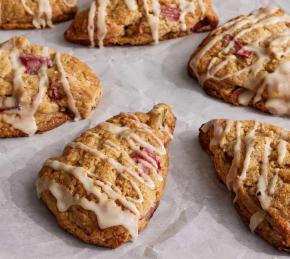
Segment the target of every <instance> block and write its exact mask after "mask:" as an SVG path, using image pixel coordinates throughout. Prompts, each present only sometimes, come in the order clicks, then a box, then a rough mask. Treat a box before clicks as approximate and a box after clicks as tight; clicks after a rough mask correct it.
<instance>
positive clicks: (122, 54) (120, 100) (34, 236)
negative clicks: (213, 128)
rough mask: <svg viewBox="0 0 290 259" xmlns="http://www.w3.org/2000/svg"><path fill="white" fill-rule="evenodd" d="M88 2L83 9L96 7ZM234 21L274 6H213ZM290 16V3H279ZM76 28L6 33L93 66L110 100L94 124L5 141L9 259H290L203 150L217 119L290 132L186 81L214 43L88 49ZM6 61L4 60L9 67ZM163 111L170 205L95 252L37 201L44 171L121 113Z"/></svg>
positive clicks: (188, 40) (253, 1) (0, 173)
mask: <svg viewBox="0 0 290 259" xmlns="http://www.w3.org/2000/svg"><path fill="white" fill-rule="evenodd" d="M88 2H89V1H87V0H83V2H82V4H81V5H83V6H88ZM213 3H214V5H215V7H216V10H217V12H218V14H219V16H220V18H221V22H225V21H227V20H228V19H230V18H233V17H235V16H237V15H240V14H247V13H248V12H250V11H252V10H253V9H255V8H258V7H260V6H261V5H263V4H268V3H272V1H269V0H268V1H258V0H213ZM276 3H277V4H279V5H281V6H282V7H284V8H285V9H286V10H287V11H288V12H290V2H289V0H280V1H278V0H277V1H276ZM68 26H69V22H68V23H64V24H60V25H58V26H57V27H55V28H54V29H51V30H43V31H10V32H9V31H8V32H7V31H1V32H0V42H2V41H4V40H7V39H9V38H10V37H11V36H13V35H26V36H27V37H28V38H29V39H30V40H31V41H33V42H35V43H39V44H43V45H47V46H49V47H52V48H55V49H58V50H60V51H63V52H69V53H71V54H73V55H75V56H77V57H79V58H80V59H82V60H83V61H85V62H87V63H88V64H89V65H90V66H91V67H92V68H93V69H94V70H95V71H96V73H97V74H98V76H99V77H100V79H101V82H102V85H103V87H104V92H105V94H104V97H103V99H102V101H101V104H100V105H99V107H98V108H97V110H96V111H95V112H94V113H93V114H92V115H91V117H90V118H89V119H88V120H85V121H82V122H78V123H67V124H65V125H63V126H61V127H59V128H57V129H55V130H52V131H50V132H48V133H45V134H43V135H37V136H33V137H31V138H19V139H7V140H4V139H2V140H0V168H1V170H0V257H1V258H134V259H137V258H146V257H148V258H167V259H169V258H199V259H202V258H206V259H208V258H217V259H227V258H239V259H242V258H245V259H250V258H275V257H280V258H286V257H287V254H285V253H279V252H278V251H276V250H275V249H273V248H272V247H271V246H270V245H268V244H267V243H266V242H265V241H263V240H262V239H260V238H259V237H258V236H256V235H254V234H251V233H250V231H249V229H248V227H246V226H245V225H244V224H243V223H242V221H241V219H240V218H239V216H238V215H237V213H236V211H235V210H234V208H233V205H232V200H231V197H230V195H229V193H228V191H227V190H226V188H225V187H224V186H223V185H222V184H221V183H220V182H219V181H218V180H217V178H216V176H215V173H214V170H213V166H212V163H211V161H210V159H209V158H208V156H207V155H206V154H205V153H204V152H203V151H202V150H201V148H200V146H199V143H198V139H197V135H198V128H199V126H200V125H201V124H202V123H204V122H206V121H208V120H210V119H213V118H222V117H225V118H232V119H258V120H262V121H267V122H272V123H276V124H278V125H281V126H284V127H287V126H288V125H289V119H286V118H277V117H272V116H269V115H264V114H261V113H259V112H257V111H255V110H252V109H248V108H238V107H233V106H230V105H228V104H225V103H223V102H221V101H218V100H216V99H213V98H210V97H208V96H206V95H205V94H204V93H203V91H202V89H201V88H200V87H199V86H198V85H197V84H196V82H195V81H194V80H192V79H191V78H190V77H189V76H188V74H187V69H186V65H187V61H188V59H189V57H190V55H191V53H192V52H193V50H194V49H195V48H196V47H197V46H198V44H199V43H200V42H201V40H202V39H203V38H204V37H205V36H206V34H194V35H191V36H188V37H185V38H181V39H176V40H170V41H166V42H162V43H161V44H159V45H157V46H145V47H110V48H105V49H102V50H98V49H89V48H85V47H81V46H78V45H74V44H70V43H68V42H65V40H64V39H63V32H64V30H65V29H66V28H67V27H68ZM0 62H1V61H0ZM157 102H166V103H168V104H169V105H171V106H172V107H173V109H174V112H175V114H176V116H177V118H178V122H177V128H176V131H175V138H174V140H173V142H172V144H171V146H170V155H171V168H170V176H169V181H168V184H167V188H166V190H165V195H164V198H163V201H162V202H161V205H160V207H159V209H158V210H157V212H156V213H155V215H154V217H153V218H152V220H151V222H150V225H149V227H148V228H147V229H146V230H145V231H144V232H143V233H141V234H140V236H139V238H138V240H137V241H136V242H134V243H128V244H126V245H124V246H122V247H120V248H118V249H116V250H107V249H102V248H98V247H94V246H90V245H86V244H84V243H82V242H80V241H79V240H77V239H75V238H73V237H72V236H70V235H69V234H67V233H66V232H64V231H63V230H61V229H60V228H59V227H58V226H57V224H56V221H55V219H54V217H53V216H52V215H51V214H50V213H49V212H48V210H47V209H46V208H45V207H44V206H43V205H42V204H41V203H40V202H39V201H38V199H37V198H36V193H35V184H34V183H35V179H36V175H37V173H38V171H39V169H40V167H41V164H42V162H43V161H44V160H46V158H48V157H49V156H54V155H58V154H60V153H61V152H62V149H63V147H64V145H65V144H66V143H68V142H70V141H71V140H72V139H73V138H74V137H75V136H77V135H78V134H79V133H80V132H82V131H83V130H85V129H87V128H89V127H93V126H95V125H96V123H98V122H100V121H103V120H105V119H106V118H108V117H110V116H111V115H114V114H117V113H119V112H121V111H147V110H149V109H150V108H151V107H152V106H153V105H154V104H155V103H157Z"/></svg>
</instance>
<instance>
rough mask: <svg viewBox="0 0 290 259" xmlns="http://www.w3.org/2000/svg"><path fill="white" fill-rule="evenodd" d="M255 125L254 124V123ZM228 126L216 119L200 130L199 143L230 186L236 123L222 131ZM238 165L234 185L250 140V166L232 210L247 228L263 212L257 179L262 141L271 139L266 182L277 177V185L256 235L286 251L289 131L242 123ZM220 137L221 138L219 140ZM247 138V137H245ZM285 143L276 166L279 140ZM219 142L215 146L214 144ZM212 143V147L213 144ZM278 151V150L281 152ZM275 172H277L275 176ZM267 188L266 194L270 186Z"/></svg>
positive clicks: (289, 243)
mask: <svg viewBox="0 0 290 259" xmlns="http://www.w3.org/2000/svg"><path fill="white" fill-rule="evenodd" d="M255 123H256V124H255ZM227 125H229V121H227V120H215V121H212V122H208V123H207V124H204V125H203V126H202V127H201V128H200V134H199V140H200V144H201V146H202V147H203V149H204V150H205V151H206V152H207V153H208V154H209V155H210V157H211V158H212V160H213V162H214V165H215V169H216V173H217V176H218V178H219V179H220V180H221V182H223V183H224V184H226V185H228V184H229V179H230V177H229V175H230V174H231V173H230V172H231V171H232V169H233V165H234V160H235V158H234V157H235V154H234V152H235V151H234V149H236V148H237V147H236V143H237V135H236V134H237V133H236V131H237V127H238V126H237V122H233V124H232V127H231V129H230V130H229V132H228V133H224V132H225V128H226V126H227ZM254 125H256V131H255V137H254V138H253V139H252V140H251V139H250V137H249V136H250V135H251V134H250V132H251V131H252V130H253V129H254ZM240 126H241V146H240V148H241V153H240V154H241V162H240V163H239V164H238V166H237V168H238V169H237V170H238V171H237V175H238V176H237V178H233V179H237V183H239V182H238V180H239V179H242V176H241V175H242V174H243V172H244V171H243V169H244V168H245V165H246V163H245V162H244V161H245V160H246V153H249V145H251V144H250V141H253V142H252V143H253V144H254V146H253V148H254V149H253V151H252V153H251V156H250V163H249V165H248V167H247V169H246V173H247V174H246V178H245V179H244V180H242V182H241V183H239V184H238V186H239V187H238V190H235V193H236V198H235V200H234V204H235V207H236V209H237V211H238V212H239V214H240V215H241V217H242V219H243V221H244V222H245V223H246V224H247V225H250V221H251V218H252V216H253V215H254V214H255V213H256V212H257V211H263V209H262V207H261V205H260V202H261V200H260V201H259V195H261V194H259V192H260V191H259V190H260V189H259V187H258V184H261V183H260V182H259V181H260V176H261V174H262V173H263V170H265V169H262V168H263V164H264V163H265V162H264V160H263V154H264V152H265V141H266V139H267V138H269V139H271V145H270V147H271V153H270V156H269V168H268V169H267V170H268V181H269V183H272V179H273V178H274V177H275V174H277V176H278V177H279V178H278V180H277V183H276V185H275V186H276V187H275V188H276V189H275V191H274V194H271V195H272V196H271V205H270V207H269V208H267V210H266V211H265V218H264V219H263V220H262V222H261V223H260V224H259V225H258V226H257V227H256V228H255V232H256V233H257V234H259V235H260V236H261V237H262V238H263V239H265V240H266V241H268V242H269V243H270V244H272V245H273V246H275V247H276V248H277V249H279V250H283V251H286V252H289V247H290V226H289V218H290V211H289V206H288V205H287V203H288V201H289V195H290V187H289V176H290V169H289V161H290V156H289V150H290V145H289V140H290V134H289V132H288V131H286V130H283V129H281V128H279V127H276V126H273V125H269V124H265V123H260V124H257V122H254V121H241V122H240ZM220 129H222V131H221V132H223V133H222V134H224V135H220V137H217V132H219V130H220ZM221 136H223V137H221ZM246 136H248V137H246ZM282 139H283V140H284V141H286V142H287V143H288V144H286V148H287V149H288V151H287V152H286V155H285V158H284V163H283V165H281V164H278V162H277V160H278V158H279V147H278V145H279V143H280V141H281V140H282ZM217 140H218V143H221V144H218V143H216V142H215V141H217ZM213 143H215V144H213ZM280 152H281V150H280ZM277 172H278V173H277ZM270 185H271V184H269V185H268V192H270V191H269V189H270V188H271V187H269V186H270ZM229 188H230V187H229Z"/></svg>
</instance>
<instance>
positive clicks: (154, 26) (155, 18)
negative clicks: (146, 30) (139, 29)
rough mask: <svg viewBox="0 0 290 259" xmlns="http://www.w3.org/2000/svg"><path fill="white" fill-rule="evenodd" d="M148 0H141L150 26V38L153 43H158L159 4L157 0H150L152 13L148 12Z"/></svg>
mask: <svg viewBox="0 0 290 259" xmlns="http://www.w3.org/2000/svg"><path fill="white" fill-rule="evenodd" d="M147 1H148V0H143V4H144V9H145V12H146V15H147V19H148V23H149V26H150V28H151V33H152V38H153V41H154V43H155V44H157V43H159V16H160V4H159V1H158V0H152V9H153V14H152V13H150V9H149V6H148V2H147Z"/></svg>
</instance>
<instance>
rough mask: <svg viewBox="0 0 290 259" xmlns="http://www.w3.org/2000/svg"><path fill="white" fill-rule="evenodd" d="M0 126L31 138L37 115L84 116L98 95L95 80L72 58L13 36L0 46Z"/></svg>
mask: <svg viewBox="0 0 290 259" xmlns="http://www.w3.org/2000/svg"><path fill="white" fill-rule="evenodd" d="M0 59H1V63H0V86H1V87H0V126H1V127H4V124H9V125H11V126H13V127H14V128H16V129H18V130H20V131H22V132H24V133H25V134H27V135H32V134H34V133H35V132H36V131H37V116H38V114H40V113H41V114H46V115H47V116H49V115H53V114H54V113H58V112H66V111H69V112H70V113H71V114H72V115H71V116H72V117H74V119H75V120H79V119H81V118H85V117H87V116H88V114H89V112H90V111H91V109H92V108H93V107H94V106H95V105H96V99H97V98H98V97H99V96H100V92H101V88H100V86H99V81H98V79H97V78H96V77H95V75H94V74H93V72H92V71H91V70H90V69H89V68H88V67H87V66H86V65H85V64H83V63H81V62H80V61H79V60H77V59H76V58H74V57H72V56H69V55H66V54H61V53H59V52H55V51H53V50H51V49H48V48H47V47H42V46H39V45H34V44H31V43H30V42H29V41H28V39H27V38H25V37H15V38H12V39H11V40H9V41H7V42H5V43H3V44H1V45H0Z"/></svg>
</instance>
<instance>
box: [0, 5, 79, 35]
mask: <svg viewBox="0 0 290 259" xmlns="http://www.w3.org/2000/svg"><path fill="white" fill-rule="evenodd" d="M77 1H78V0H0V29H5V30H11V29H31V28H37V29H40V28H45V27H53V23H55V22H63V21H67V20H70V19H72V18H73V17H74V15H75V14H76V11H77V8H76V4H77Z"/></svg>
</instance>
